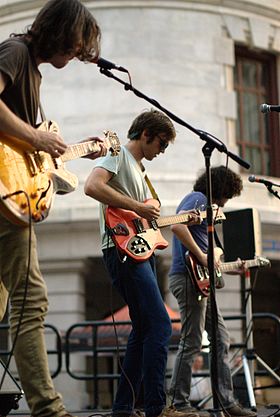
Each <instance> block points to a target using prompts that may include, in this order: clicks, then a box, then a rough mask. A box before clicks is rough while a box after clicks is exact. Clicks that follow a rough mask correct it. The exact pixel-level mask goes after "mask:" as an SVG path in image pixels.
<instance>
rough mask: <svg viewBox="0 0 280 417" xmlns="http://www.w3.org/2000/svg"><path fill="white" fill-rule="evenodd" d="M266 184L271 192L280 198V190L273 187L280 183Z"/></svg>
mask: <svg viewBox="0 0 280 417" xmlns="http://www.w3.org/2000/svg"><path fill="white" fill-rule="evenodd" d="M265 186H266V188H267V189H268V191H269V192H270V193H271V194H273V195H274V196H275V197H277V198H279V200H280V196H279V193H278V191H276V190H273V188H272V187H273V186H276V187H280V185H278V184H269V185H267V184H266V185H265Z"/></svg>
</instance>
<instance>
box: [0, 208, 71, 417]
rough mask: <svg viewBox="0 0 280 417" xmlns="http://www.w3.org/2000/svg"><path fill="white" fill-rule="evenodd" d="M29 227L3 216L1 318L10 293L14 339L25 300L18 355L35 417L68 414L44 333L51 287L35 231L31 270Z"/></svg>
mask: <svg viewBox="0 0 280 417" xmlns="http://www.w3.org/2000/svg"><path fill="white" fill-rule="evenodd" d="M28 253H29V228H28V227H18V226H15V225H12V224H11V223H10V222H8V221H7V220H6V219H5V218H3V217H2V216H1V215H0V302H1V305H0V319H2V318H3V315H4V313H5V309H6V305H7V299H8V294H9V295H10V315H9V319H10V325H11V336H12V340H14V337H15V334H16V331H17V327H18V322H19V318H20V314H21V310H22V305H23V300H24V294H25V289H26V283H27V295H26V300H25V303H24V312H23V319H22V322H21V326H20V330H19V334H18V339H17V342H16V346H15V351H14V356H15V360H16V365H17V369H18V373H19V377H20V383H21V385H22V389H23V391H24V393H25V396H26V399H27V402H28V405H29V407H30V410H31V413H32V416H34V417H37V416H40V417H54V416H55V417H59V416H62V415H63V414H65V408H64V406H63V403H62V399H61V396H60V395H59V394H58V393H57V392H56V391H55V389H54V386H53V382H52V379H51V377H50V372H49V367H48V358H47V352H46V346H45V336H44V318H45V315H46V313H47V310H48V300H47V289H46V284H45V281H44V280H43V277H42V275H41V273H40V269H39V265H38V257H37V243H36V237H35V234H34V230H33V228H32V231H31V247H30V270H29V274H28V277H27V271H28V258H29V255H28Z"/></svg>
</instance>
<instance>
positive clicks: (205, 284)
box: [186, 248, 223, 297]
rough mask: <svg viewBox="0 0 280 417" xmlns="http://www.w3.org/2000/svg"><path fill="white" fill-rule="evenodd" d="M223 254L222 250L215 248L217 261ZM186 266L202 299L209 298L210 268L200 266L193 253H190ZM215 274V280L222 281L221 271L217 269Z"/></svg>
mask: <svg viewBox="0 0 280 417" xmlns="http://www.w3.org/2000/svg"><path fill="white" fill-rule="evenodd" d="M222 253H223V251H222V250H221V249H220V248H214V256H215V259H217V258H220V257H221V255H222ZM186 264H187V266H188V269H189V271H190V276H191V279H192V282H193V284H194V287H195V289H196V290H197V292H198V293H199V294H200V295H201V296H202V297H208V295H209V294H210V277H209V271H208V268H207V267H205V266H202V265H200V264H199V262H198V260H197V258H196V257H195V256H194V255H193V254H192V253H189V254H188V255H187V256H186ZM214 273H215V280H216V279H218V280H220V279H221V276H222V273H221V271H220V269H218V268H216V269H215V271H214Z"/></svg>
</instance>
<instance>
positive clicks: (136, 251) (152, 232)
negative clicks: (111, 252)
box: [105, 199, 168, 262]
mask: <svg viewBox="0 0 280 417" xmlns="http://www.w3.org/2000/svg"><path fill="white" fill-rule="evenodd" d="M145 204H149V205H150V204H152V205H154V206H156V207H158V205H159V203H158V201H157V200H155V199H149V200H147V201H145ZM105 222H106V225H107V227H108V229H109V231H110V234H111V237H112V239H113V241H114V243H115V245H116V246H117V248H118V249H119V250H120V251H121V252H122V253H123V254H125V255H128V256H129V257H130V258H133V259H134V260H135V261H137V262H141V261H146V260H147V259H149V258H150V257H151V256H152V254H153V253H154V251H155V249H165V248H166V247H167V246H168V242H167V240H165V239H164V238H163V236H162V234H161V232H160V230H159V228H158V226H157V224H156V222H153V221H152V222H148V220H146V219H144V218H141V217H140V216H138V215H137V214H136V213H135V212H133V211H130V210H124V209H119V208H115V207H110V206H109V207H108V208H107V210H106V215H105Z"/></svg>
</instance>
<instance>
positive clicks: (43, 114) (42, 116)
mask: <svg viewBox="0 0 280 417" xmlns="http://www.w3.org/2000/svg"><path fill="white" fill-rule="evenodd" d="M39 112H40V116H41V120H42V122H44V121H45V120H47V119H46V115H45V112H44V109H43V106H42V104H41V102H40V103H39Z"/></svg>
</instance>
